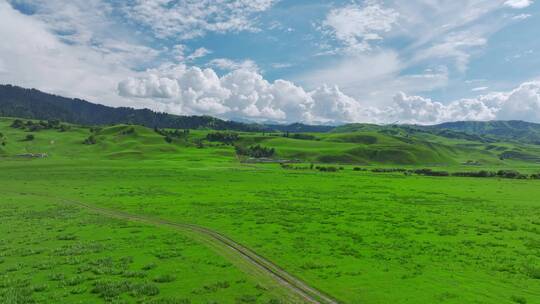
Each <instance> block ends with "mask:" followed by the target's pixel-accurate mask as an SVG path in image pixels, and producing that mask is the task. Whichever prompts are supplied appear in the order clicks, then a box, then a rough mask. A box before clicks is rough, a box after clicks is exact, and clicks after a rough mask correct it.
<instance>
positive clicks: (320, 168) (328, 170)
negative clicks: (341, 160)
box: [315, 166, 343, 172]
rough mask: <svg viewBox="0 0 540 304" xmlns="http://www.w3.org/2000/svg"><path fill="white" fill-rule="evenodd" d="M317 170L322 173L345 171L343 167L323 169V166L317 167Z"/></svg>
mask: <svg viewBox="0 0 540 304" xmlns="http://www.w3.org/2000/svg"><path fill="white" fill-rule="evenodd" d="M315 169H317V170H319V171H321V172H338V171H339V170H343V167H339V168H338V167H334V166H327V167H322V166H316V167H315Z"/></svg>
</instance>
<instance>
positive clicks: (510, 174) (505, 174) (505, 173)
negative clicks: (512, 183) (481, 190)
mask: <svg viewBox="0 0 540 304" xmlns="http://www.w3.org/2000/svg"><path fill="white" fill-rule="evenodd" d="M497 176H498V177H502V178H513V179H526V178H527V175H524V174H521V173H519V172H518V171H515V170H499V171H498V172H497Z"/></svg>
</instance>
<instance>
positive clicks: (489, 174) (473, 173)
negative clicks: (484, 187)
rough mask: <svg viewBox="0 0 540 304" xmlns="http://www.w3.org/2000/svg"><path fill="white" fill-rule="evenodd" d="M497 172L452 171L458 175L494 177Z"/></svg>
mask: <svg viewBox="0 0 540 304" xmlns="http://www.w3.org/2000/svg"><path fill="white" fill-rule="evenodd" d="M496 175H497V174H496V173H495V172H491V171H485V170H482V171H469V172H454V173H452V176H457V177H484V178H485V177H494V176H496Z"/></svg>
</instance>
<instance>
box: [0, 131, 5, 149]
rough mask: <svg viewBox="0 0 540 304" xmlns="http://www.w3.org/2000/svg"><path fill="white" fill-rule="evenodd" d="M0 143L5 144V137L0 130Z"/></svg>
mask: <svg viewBox="0 0 540 304" xmlns="http://www.w3.org/2000/svg"><path fill="white" fill-rule="evenodd" d="M0 145H2V146H5V145H6V139H5V137H4V134H3V133H2V132H0Z"/></svg>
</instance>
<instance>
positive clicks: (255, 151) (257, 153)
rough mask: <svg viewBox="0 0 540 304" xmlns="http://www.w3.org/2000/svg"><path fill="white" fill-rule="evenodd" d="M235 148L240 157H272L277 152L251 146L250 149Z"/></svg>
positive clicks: (259, 146) (258, 146)
mask: <svg viewBox="0 0 540 304" xmlns="http://www.w3.org/2000/svg"><path fill="white" fill-rule="evenodd" d="M235 148H236V153H237V154H238V155H245V156H249V157H253V158H263V157H272V156H274V154H275V152H276V150H275V149H274V148H268V147H263V146H261V145H256V146H250V147H248V148H245V147H242V146H236V147H235Z"/></svg>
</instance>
